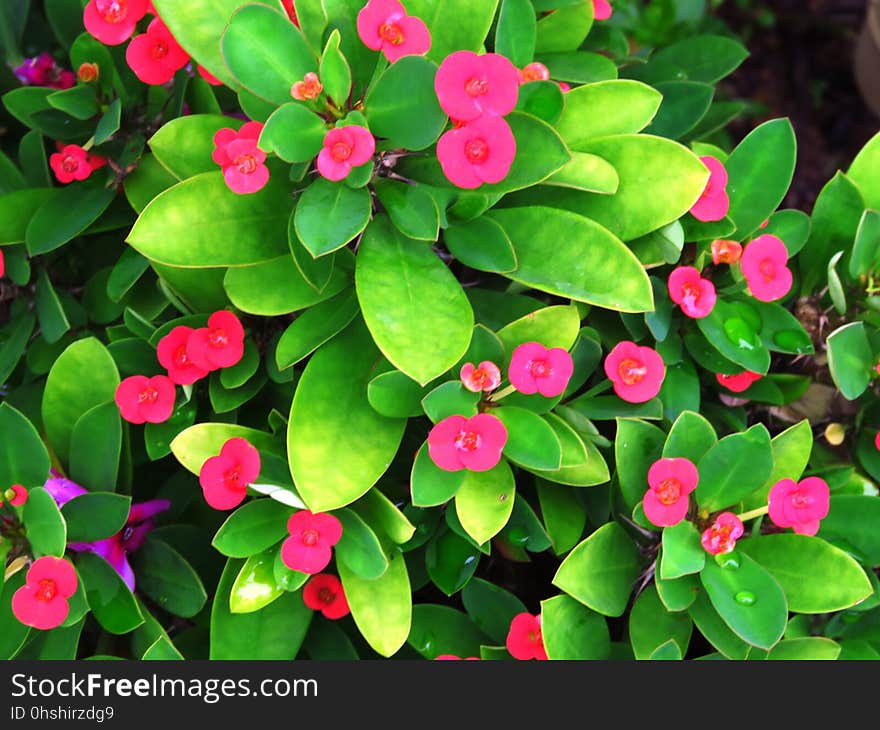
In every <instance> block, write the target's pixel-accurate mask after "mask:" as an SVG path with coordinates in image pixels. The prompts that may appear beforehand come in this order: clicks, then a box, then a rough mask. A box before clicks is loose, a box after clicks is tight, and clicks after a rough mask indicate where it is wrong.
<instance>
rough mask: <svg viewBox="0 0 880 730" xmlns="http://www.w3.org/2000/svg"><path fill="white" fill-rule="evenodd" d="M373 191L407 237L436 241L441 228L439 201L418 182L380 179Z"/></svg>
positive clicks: (392, 220) (374, 185) (375, 183)
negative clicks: (435, 200)
mask: <svg viewBox="0 0 880 730" xmlns="http://www.w3.org/2000/svg"><path fill="white" fill-rule="evenodd" d="M373 190H374V192H375V193H376V196H377V197H378V198H379V202H380V203H382V206H383V207H384V208H385V211H386V212H387V213H388V216H389V217H390V218H391V222H392V223H393V224H394V225H395V226H396V227H397V230H399V231H400V232H401V233H402V234H403V235H404V236H407V237H408V238H414V239H416V240H417V241H436V240H437V235H438V233H439V231H440V212H439V210H438V209H437V203H436V202H434V198H432V197H431V196H430V195H429V194H428V193H426V192H425V191H424V189H423V188H422V187H420V186H419V185H418V184H415V185H408V184H406V183H402V182H398V181H396V180H388V179H383V178H377V179H376V180H375V182H374V183H373Z"/></svg>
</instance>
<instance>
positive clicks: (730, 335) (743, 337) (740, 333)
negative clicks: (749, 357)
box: [724, 317, 758, 350]
mask: <svg viewBox="0 0 880 730" xmlns="http://www.w3.org/2000/svg"><path fill="white" fill-rule="evenodd" d="M724 334H726V335H727V339H728V340H730V341H731V342H732V343H733V344H734V345H736V346H737V347H738V348H739V349H741V350H754V349H755V347H757V345H758V341H757V339H758V338H757V336H756V335H755V332H754V330H752V329H751V327H749V326H748V324H746V322H745V320H742V319H740V318H739V317H731V318H730V319H728V320H726V321H725V322H724Z"/></svg>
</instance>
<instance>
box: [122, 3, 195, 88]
mask: <svg viewBox="0 0 880 730" xmlns="http://www.w3.org/2000/svg"><path fill="white" fill-rule="evenodd" d="M125 60H126V61H127V62H128V65H129V66H130V67H131V70H132V71H134V73H135V76H137V77H138V78H139V79H140V80H141V81H143V82H144V83H145V84H152V85H154V86H156V85H160V84H165V83H168V82H169V81H171V79H172V78H174V74H175V72H176V71H178V70H179V69H181V68H183V67H184V66H186V64H187V63H188V62H189V54H188V53H187V52H186V51H184V50H183V48H181V47H180V44H179V43H178V42H177V41H176V40H175V39H174V36H173V35H171V31H170V30H168V27H167V26H166V25H165V23H163V22H162V19H161V18H155V19H154V20H152V21H151V22H150V24H149V25H148V26H147V32H146V33H142V34H141V35H138V36H135V37H134V38H132V40H131V43H129V44H128V48H126V49H125Z"/></svg>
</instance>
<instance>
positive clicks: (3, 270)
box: [0, 248, 6, 279]
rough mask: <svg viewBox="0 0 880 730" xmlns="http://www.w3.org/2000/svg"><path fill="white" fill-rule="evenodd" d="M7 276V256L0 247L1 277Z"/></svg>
mask: <svg viewBox="0 0 880 730" xmlns="http://www.w3.org/2000/svg"><path fill="white" fill-rule="evenodd" d="M4 276H6V258H5V257H4V256H3V249H2V248H0V279H2V278H3V277H4Z"/></svg>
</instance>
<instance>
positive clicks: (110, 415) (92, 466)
mask: <svg viewBox="0 0 880 730" xmlns="http://www.w3.org/2000/svg"><path fill="white" fill-rule="evenodd" d="M121 453H122V419H121V418H120V416H119V407H118V406H117V405H116V403H114V402H108V403H102V404H100V405H97V406H95V407H94V408H90V409H89V410H88V411H86V412H85V413H84V414H83V415H81V416H80V417H79V418H78V419H77V421H76V424H75V425H74V427H73V433H72V434H71V435H70V478H71V479H73V481H75V482H77V483H78V484H85V485H87V486H88V488H89V489H90V490H91V491H97V490H104V491H113V490H115V489H116V481H117V476H118V472H119V457H120V454H121ZM105 537H106V536H105ZM71 539H74V538H71ZM80 541H81V542H89V540H80Z"/></svg>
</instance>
